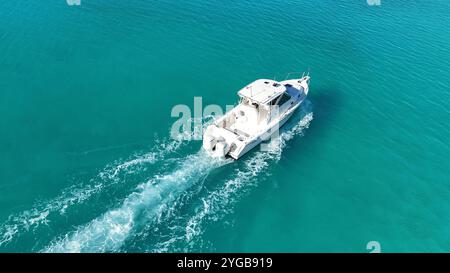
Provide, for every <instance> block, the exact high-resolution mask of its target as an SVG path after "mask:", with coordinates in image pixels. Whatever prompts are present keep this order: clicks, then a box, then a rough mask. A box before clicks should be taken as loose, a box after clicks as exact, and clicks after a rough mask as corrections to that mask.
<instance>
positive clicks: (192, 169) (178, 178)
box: [43, 150, 229, 252]
mask: <svg viewBox="0 0 450 273" xmlns="http://www.w3.org/2000/svg"><path fill="white" fill-rule="evenodd" d="M227 162H229V161H225V160H219V159H217V160H214V159H211V158H210V157H208V156H207V155H206V154H204V152H203V151H202V150H201V151H200V152H198V153H197V154H195V155H190V156H187V157H186V158H185V159H184V160H183V161H182V162H181V164H180V165H179V167H178V168H177V169H176V170H175V171H174V172H172V173H169V174H166V175H163V176H160V177H155V178H153V179H151V180H149V181H147V182H145V183H143V184H141V185H139V186H138V188H137V191H136V192H134V193H132V194H130V195H129V196H128V197H127V198H126V199H125V200H124V202H123V203H122V205H121V206H120V207H118V208H116V209H113V210H110V211H108V212H106V213H105V214H103V215H102V216H100V217H99V218H97V219H94V220H93V221H91V222H90V223H88V224H87V225H85V226H82V227H79V228H78V229H77V230H75V231H74V232H72V233H70V234H67V235H65V236H64V237H62V238H60V239H59V240H56V241H54V242H53V243H51V245H50V246H49V247H47V248H45V249H44V250H43V251H44V252H105V251H116V250H118V249H119V248H120V247H121V246H122V244H123V243H124V242H125V240H126V239H127V238H128V237H129V236H130V234H131V233H132V231H133V230H134V229H136V228H137V227H138V226H139V225H140V223H141V221H142V223H146V222H147V221H150V220H151V219H152V218H151V217H152V216H153V217H155V216H157V215H158V212H159V210H161V209H164V208H165V207H166V205H167V204H168V203H170V202H171V201H173V200H174V199H176V198H177V197H178V196H179V195H180V194H181V193H183V192H184V191H186V190H187V189H188V188H189V187H191V186H193V185H194V184H195V183H197V182H198V181H200V180H201V178H202V177H204V176H206V175H208V173H209V172H210V171H211V170H212V169H215V168H217V167H219V166H221V165H223V164H226V163H227ZM143 215H145V217H140V216H143Z"/></svg>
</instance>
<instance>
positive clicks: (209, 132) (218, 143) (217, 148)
mask: <svg viewBox="0 0 450 273" xmlns="http://www.w3.org/2000/svg"><path fill="white" fill-rule="evenodd" d="M203 148H204V149H205V150H206V151H207V152H208V153H209V154H210V155H212V156H214V157H225V156H226V155H227V154H228V152H229V151H230V145H228V143H227V142H226V140H225V138H223V137H222V136H216V135H214V127H213V126H210V127H208V128H207V129H206V132H205V134H204V135H203Z"/></svg>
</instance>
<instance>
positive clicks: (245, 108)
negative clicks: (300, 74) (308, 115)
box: [218, 79, 299, 137]
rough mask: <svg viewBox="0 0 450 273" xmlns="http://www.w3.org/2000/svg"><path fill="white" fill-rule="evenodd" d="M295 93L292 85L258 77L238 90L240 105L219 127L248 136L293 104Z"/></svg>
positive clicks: (296, 95)
mask: <svg viewBox="0 0 450 273" xmlns="http://www.w3.org/2000/svg"><path fill="white" fill-rule="evenodd" d="M298 94H299V92H298V90H297V91H295V90H294V89H293V87H292V85H289V84H285V85H284V84H281V83H279V82H277V81H273V80H265V79H262V80H257V81H255V82H253V83H251V84H250V85H248V86H247V87H245V88H243V89H242V90H240V91H239V92H238V95H239V97H240V98H241V100H240V103H239V106H238V107H236V108H235V109H234V110H233V111H232V112H230V113H229V114H228V115H226V117H225V118H224V119H223V120H222V121H221V122H220V124H218V126H219V127H221V128H224V129H226V130H228V131H231V132H233V133H235V134H237V135H240V136H245V137H248V136H250V135H253V134H255V132H256V131H257V130H258V128H259V127H260V126H264V125H266V124H268V123H269V122H270V121H271V120H273V119H275V118H278V117H279V115H280V114H282V113H283V112H284V111H285V110H287V108H289V107H290V105H291V104H293V103H294V100H295V99H297V98H298Z"/></svg>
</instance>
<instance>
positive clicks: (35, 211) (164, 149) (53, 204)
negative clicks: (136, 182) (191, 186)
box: [0, 140, 183, 247]
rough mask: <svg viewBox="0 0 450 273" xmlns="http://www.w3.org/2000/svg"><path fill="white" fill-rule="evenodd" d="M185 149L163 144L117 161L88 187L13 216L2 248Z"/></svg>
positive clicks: (1, 235) (0, 230)
mask: <svg viewBox="0 0 450 273" xmlns="http://www.w3.org/2000/svg"><path fill="white" fill-rule="evenodd" d="M182 145H183V142H182V141H173V140H170V141H160V142H158V144H157V145H156V146H155V147H153V148H152V150H151V151H150V152H147V153H144V154H136V155H134V156H132V158H130V159H128V160H125V161H116V162H115V163H113V164H110V165H108V166H106V167H105V168H104V169H103V170H101V171H100V172H99V174H98V176H97V177H94V178H92V179H90V181H89V182H88V183H81V184H78V185H74V186H71V187H69V188H66V189H64V190H63V191H62V192H61V194H60V195H58V196H57V197H55V198H53V199H51V200H46V201H41V202H37V203H36V204H35V205H34V206H33V208H31V209H29V210H25V211H22V212H20V213H17V214H13V215H10V216H9V218H8V220H6V221H5V222H4V223H2V224H1V225H0V247H1V246H4V245H6V244H8V243H9V242H11V241H12V240H13V239H14V238H16V237H17V236H20V235H21V234H23V233H25V232H27V231H29V230H30V229H32V230H34V229H36V228H38V227H39V226H40V225H42V224H46V225H47V224H49V222H50V221H49V216H50V215H64V214H65V213H66V211H67V209H68V208H70V207H72V206H74V205H78V204H82V203H84V202H86V201H87V200H89V199H90V198H91V197H92V196H94V195H95V194H98V193H100V192H102V191H104V190H105V189H106V188H109V187H111V186H113V185H115V184H117V183H121V182H124V180H123V179H120V175H124V174H132V173H135V172H137V171H139V170H140V169H141V168H142V167H143V166H147V165H149V164H153V163H155V162H157V161H161V160H163V159H164V158H165V157H166V156H167V155H169V154H170V153H173V152H175V151H177V150H178V149H179V148H180V147H181V146H182Z"/></svg>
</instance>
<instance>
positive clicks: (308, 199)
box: [0, 0, 450, 252]
mask: <svg viewBox="0 0 450 273" xmlns="http://www.w3.org/2000/svg"><path fill="white" fill-rule="evenodd" d="M449 14H450V2H448V1H446V0H433V1H425V0H422V1H407V0H398V1H391V0H381V5H380V6H369V5H368V4H367V3H366V1H365V0H358V1H332V0H316V1H303V0H275V1H266V0H262V1H261V0H259V1H256V0H249V1H235V0H231V1H216V0H213V1H200V0H192V1H188V2H184V3H180V2H179V1H173V0H165V1H150V0H147V1H144V0H130V1H117V0H108V1H106V0H81V5H80V6H68V5H67V4H66V2H65V1H64V0H58V1H13V0H3V1H1V2H0V53H1V54H0V128H1V134H0V155H1V157H0V251H1V252H11V251H12V252H38V251H50V252H52V251H53V252H54V251H56V252H67V251H84V252H104V251H107V252H116V251H117V252H173V251H176V252H179V251H188V252H191V251H193V252H211V251H220V252H234V251H237V252H266V251H267V252H368V250H367V249H366V245H367V243H368V242H369V241H378V242H379V243H380V244H381V249H382V251H383V252H423V251H424V252H444V251H450V229H449V228H448V223H449V221H450V203H449V200H450V187H449V185H450V184H449V183H450V160H449V155H450V145H449V136H450V128H449V124H450V89H449V87H450V79H449V74H450V46H449V45H450V35H449V34H450V33H449V30H450V17H449ZM308 69H309V70H310V73H311V77H312V81H311V90H310V95H309V99H308V101H306V102H305V104H304V105H303V106H302V108H301V109H300V110H299V111H298V113H297V114H296V116H294V117H293V119H292V120H291V121H290V122H289V124H287V126H286V127H285V128H283V131H282V132H281V135H280V137H279V139H278V142H277V143H278V144H280V145H274V146H273V148H272V149H270V150H269V151H268V152H261V151H259V150H255V151H253V152H251V153H250V154H248V155H247V156H245V157H244V158H242V159H241V160H239V161H237V162H221V161H214V160H210V159H208V158H207V157H205V156H204V155H203V154H202V152H201V149H200V147H201V142H200V141H176V140H172V139H170V133H169V130H170V128H171V125H172V124H173V122H174V121H175V120H176V119H175V118H172V117H171V109H172V107H173V106H175V105H177V104H186V105H189V106H191V107H192V106H193V103H194V97H195V96H202V97H203V103H204V105H208V104H213V103H214V104H219V105H221V106H223V107H225V105H227V104H232V103H234V102H235V101H236V92H237V90H239V89H240V88H241V87H243V86H245V85H246V84H247V83H249V82H251V81H253V80H255V79H257V78H273V77H276V78H277V79H283V78H284V76H285V75H286V73H288V72H290V71H307V70H308ZM205 121H206V119H205Z"/></svg>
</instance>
